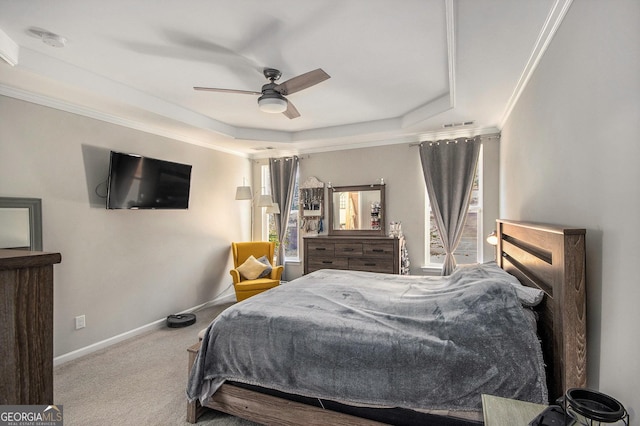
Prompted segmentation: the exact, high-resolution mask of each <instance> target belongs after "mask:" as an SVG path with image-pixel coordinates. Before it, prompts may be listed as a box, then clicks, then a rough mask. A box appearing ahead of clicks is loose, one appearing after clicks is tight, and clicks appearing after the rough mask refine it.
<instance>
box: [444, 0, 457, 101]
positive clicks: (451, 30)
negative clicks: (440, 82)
mask: <svg viewBox="0 0 640 426" xmlns="http://www.w3.org/2000/svg"><path fill="white" fill-rule="evenodd" d="M453 6H454V4H453V0H446V2H445V15H446V25H447V64H448V66H449V103H450V107H451V108H455V106H456V16H455V9H454V7H453Z"/></svg>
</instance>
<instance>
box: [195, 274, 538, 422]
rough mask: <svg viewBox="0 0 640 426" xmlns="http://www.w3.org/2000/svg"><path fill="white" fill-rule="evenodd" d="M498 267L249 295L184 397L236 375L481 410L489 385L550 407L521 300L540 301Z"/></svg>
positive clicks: (307, 282)
mask: <svg viewBox="0 0 640 426" xmlns="http://www.w3.org/2000/svg"><path fill="white" fill-rule="evenodd" d="M492 268H493V267H492ZM494 269H495V268H494ZM494 269H491V270H490V271H489V273H487V272H486V271H485V267H484V266H483V265H478V266H477V267H472V268H461V269H459V270H458V271H456V272H455V273H454V274H452V275H451V276H449V277H438V278H434V277H431V278H427V277H407V276H397V275H385V274H373V273H367V272H351V271H334V270H322V271H316V272H314V273H312V274H309V275H306V276H303V277H301V278H299V279H296V280H295V281H292V282H289V283H286V284H283V285H281V286H280V287H278V288H275V289H272V290H269V291H267V292H264V293H261V294H259V295H257V296H254V297H251V298H249V299H247V300H245V301H243V302H241V303H238V304H236V305H234V306H232V307H230V308H228V309H227V310H225V311H224V312H223V313H222V314H221V315H219V316H218V317H217V318H216V319H215V320H214V321H213V322H212V323H211V324H210V325H209V328H208V329H207V332H206V335H205V337H204V339H203V341H202V348H201V349H200V352H199V354H198V357H197V359H196V362H195V364H194V366H193V367H192V370H191V374H190V377H189V382H188V385H187V396H188V398H189V399H190V400H195V399H198V398H200V399H201V400H204V399H206V398H207V397H209V396H210V395H212V394H213V393H215V391H216V390H217V389H218V388H219V387H220V385H222V383H223V382H224V381H225V380H230V381H237V382H243V383H248V384H253V385H258V386H263V387H267V388H272V389H277V390H280V391H283V392H288V393H294V394H299V395H305V396H309V397H316V398H322V399H330V400H334V401H340V402H344V403H348V404H353V405H373V406H383V407H404V408H411V409H425V410H429V409H439V410H478V409H480V408H481V398H480V395H481V394H482V393H487V394H493V395H498V396H504V397H509V398H516V399H521V400H525V401H531V402H537V403H547V402H548V401H547V389H546V386H545V373H544V365H543V361H542V354H541V349H540V345H539V341H538V338H537V336H536V333H535V329H534V328H533V327H532V324H531V321H530V319H529V318H528V317H527V315H526V312H525V311H526V310H525V309H524V308H523V307H522V304H521V301H522V302H525V303H528V304H534V303H535V301H534V302H533V303H531V300H530V299H531V298H532V297H533V299H538V300H539V298H538V297H537V295H535V294H533V295H532V294H531V292H530V291H529V292H527V291H524V292H523V291H522V289H523V288H518V286H519V284H516V283H517V281H516V283H513V282H510V281H511V280H510V279H509V278H506V277H502V276H500V273H503V274H505V275H508V274H506V273H504V272H503V271H501V270H499V271H500V272H499V273H497V274H496V273H495V270H494ZM509 277H511V276H509ZM511 278H513V277H511Z"/></svg>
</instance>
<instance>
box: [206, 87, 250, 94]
mask: <svg viewBox="0 0 640 426" xmlns="http://www.w3.org/2000/svg"><path fill="white" fill-rule="evenodd" d="M193 89H194V90H202V91H206V92H222V93H240V94H242V95H262V92H254V91H252V90H236V89H217V88H215V87H194V88H193Z"/></svg>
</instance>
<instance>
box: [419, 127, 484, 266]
mask: <svg viewBox="0 0 640 426" xmlns="http://www.w3.org/2000/svg"><path fill="white" fill-rule="evenodd" d="M480 143H481V142H480V138H479V137H476V138H473V139H466V138H459V139H455V140H449V141H437V142H422V143H421V144H420V160H421V162H422V172H423V174H424V181H425V183H426V185H427V194H428V195H429V202H430V203H431V210H432V212H433V216H434V218H435V222H436V227H437V229H438V234H439V235H440V239H441V240H442V245H443V247H444V250H445V258H444V264H443V266H442V275H449V274H451V273H452V272H453V270H454V269H455V268H456V260H455V258H454V256H453V253H454V252H455V250H456V248H457V247H458V244H459V243H460V238H461V237H462V231H463V229H464V223H465V221H466V218H467V211H468V210H469V202H470V199H471V191H472V189H473V180H474V177H475V171H476V168H477V165H478V155H479V152H480Z"/></svg>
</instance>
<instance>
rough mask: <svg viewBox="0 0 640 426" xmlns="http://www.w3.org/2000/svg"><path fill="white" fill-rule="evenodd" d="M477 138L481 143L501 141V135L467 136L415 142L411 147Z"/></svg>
mask: <svg viewBox="0 0 640 426" xmlns="http://www.w3.org/2000/svg"><path fill="white" fill-rule="evenodd" d="M475 138H480V140H481V141H483V140H492V139H500V135H499V134H492V135H479V136H471V137H466V136H460V137H457V138H444V139H437V140H432V141H422V142H414V143H410V144H409V146H420V145H421V144H423V143H425V142H430V143H433V142H441V141H442V142H446V141H455V140H457V139H475Z"/></svg>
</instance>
